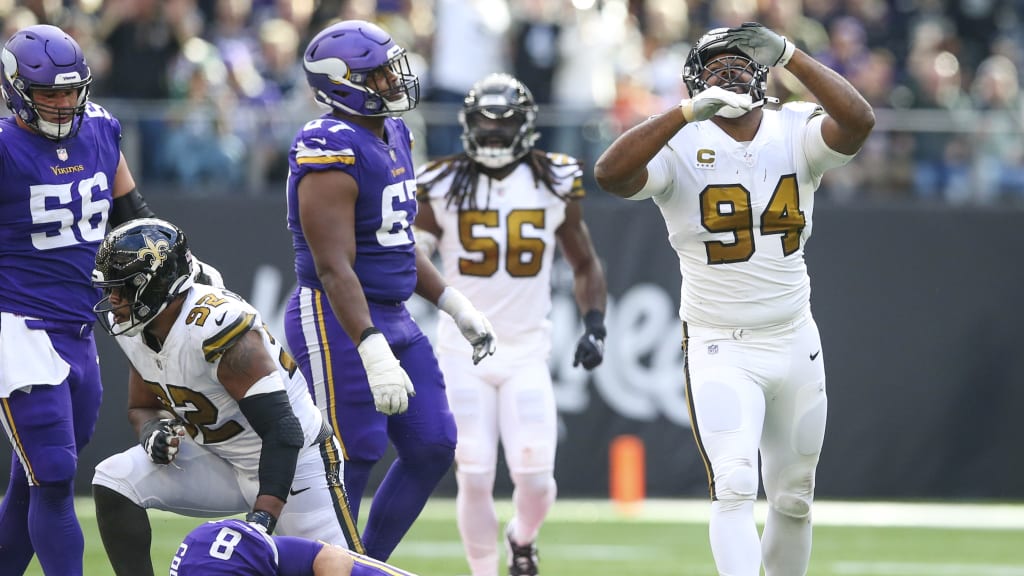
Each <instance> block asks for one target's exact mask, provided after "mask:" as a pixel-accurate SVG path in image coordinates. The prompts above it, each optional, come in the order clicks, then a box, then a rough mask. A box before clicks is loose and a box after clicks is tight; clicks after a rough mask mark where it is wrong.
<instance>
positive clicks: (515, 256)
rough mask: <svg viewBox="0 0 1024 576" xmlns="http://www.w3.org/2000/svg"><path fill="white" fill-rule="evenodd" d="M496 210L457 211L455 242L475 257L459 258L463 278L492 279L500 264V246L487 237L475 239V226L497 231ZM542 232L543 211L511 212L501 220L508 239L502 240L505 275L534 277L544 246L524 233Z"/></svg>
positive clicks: (538, 240) (539, 264)
mask: <svg viewBox="0 0 1024 576" xmlns="http://www.w3.org/2000/svg"><path fill="white" fill-rule="evenodd" d="M499 218H500V215H499V214H498V211H497V210H464V211H461V212H459V242H461V243H462V248H463V249H464V250H466V252H473V253H476V254H479V256H480V257H479V258H476V259H473V258H459V272H460V273H461V274H462V275H463V276H484V277H487V276H493V275H494V273H495V272H497V271H498V266H499V263H500V261H501V244H500V243H499V242H498V241H497V240H495V239H494V238H492V237H491V236H476V235H474V234H475V232H476V231H477V227H478V226H480V227H483V228H485V229H486V228H498V227H499V225H500V223H499ZM527 228H529V229H531V230H542V229H544V210H512V211H511V212H509V213H508V216H507V217H506V218H505V229H506V230H507V231H508V238H507V239H506V241H505V270H506V271H507V272H508V275H509V276H513V277H517V278H524V277H530V276H536V275H537V274H538V273H539V272H540V267H541V263H542V262H543V258H542V257H543V256H544V249H545V248H546V247H547V245H546V244H545V243H544V240H543V239H541V238H528V237H526V236H524V235H523V234H524V231H525V230H526V229H527Z"/></svg>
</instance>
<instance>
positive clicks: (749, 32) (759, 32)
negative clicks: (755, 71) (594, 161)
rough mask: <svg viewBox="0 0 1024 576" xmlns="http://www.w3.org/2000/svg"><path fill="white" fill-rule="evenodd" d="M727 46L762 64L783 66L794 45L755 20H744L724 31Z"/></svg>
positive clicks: (787, 60)
mask: <svg viewBox="0 0 1024 576" xmlns="http://www.w3.org/2000/svg"><path fill="white" fill-rule="evenodd" d="M726 37H727V38H729V43H728V44H727V46H728V47H729V48H736V49H738V50H739V51H740V52H743V53H744V54H746V55H747V57H749V58H750V59H751V60H753V61H754V62H757V63H758V64H760V65H762V66H769V67H771V66H785V65H786V64H789V59H790V58H792V57H793V51H795V50H796V46H794V45H793V43H792V42H790V41H789V40H787V39H786V37H785V36H780V35H778V34H776V33H775V32H772V31H771V30H770V29H769V28H765V27H764V26H763V25H761V24H758V23H757V22H745V23H744V24H743V25H742V26H740V27H739V28H730V29H729V31H728V32H727V33H726Z"/></svg>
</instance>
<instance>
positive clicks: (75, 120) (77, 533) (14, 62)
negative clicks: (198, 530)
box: [0, 25, 153, 576]
mask: <svg viewBox="0 0 1024 576" xmlns="http://www.w3.org/2000/svg"><path fill="white" fill-rule="evenodd" d="M0 68H2V72H0V90H2V94H3V98H4V101H5V102H6V104H7V107H8V108H10V110H11V112H13V115H12V116H9V117H6V118H2V119H0V246H2V247H3V248H2V249H0V334H2V337H0V422H2V423H3V427H4V431H5V432H6V435H7V438H8V440H9V441H10V442H11V445H12V447H13V457H12V463H11V478H10V481H9V483H8V485H7V489H6V492H5V496H4V499H3V503H2V504H0V572H2V573H3V574H5V575H7V574H22V573H23V572H24V571H25V569H26V567H27V566H28V564H29V562H30V561H31V560H32V556H33V554H35V555H37V556H38V558H39V563H40V565H41V566H42V568H43V571H44V572H45V573H47V574H61V575H69V576H74V575H77V574H82V554H83V549H84V545H83V538H82V530H81V527H80V526H79V523H78V520H77V518H76V517H75V509H74V499H73V497H74V494H73V489H74V485H73V484H74V478H75V471H76V468H77V464H78V453H79V452H80V451H81V450H82V448H83V447H84V446H85V445H86V444H87V443H88V442H89V439H90V438H91V437H92V434H93V430H94V428H95V425H96V420H97V418H98V417H99V407H100V400H101V397H102V384H101V381H100V369H99V365H98V363H97V355H96V344H95V341H94V339H93V334H92V327H93V322H94V320H95V317H94V316H93V313H92V306H93V304H94V303H95V302H96V301H97V300H98V299H99V290H98V289H96V288H94V287H93V286H92V284H91V282H90V279H91V278H90V276H91V273H92V269H93V263H94V258H95V256H96V249H97V247H98V246H99V244H100V242H101V241H102V240H103V237H104V234H105V233H106V230H107V225H108V224H110V225H117V224H120V223H122V222H125V221H127V220H131V219H134V218H138V217H145V216H151V215H153V212H152V210H150V209H149V207H148V206H147V205H146V202H145V200H143V198H142V196H141V195H140V194H139V192H138V190H136V188H135V180H134V178H133V177H132V174H131V172H130V171H129V169H128V165H127V163H126V162H125V158H124V155H123V154H122V153H121V150H120V147H119V145H120V141H121V124H120V123H119V122H118V121H117V120H116V119H115V118H113V117H112V116H111V115H110V114H109V113H108V112H107V111H106V110H104V109H103V108H101V107H100V106H97V105H96V104H94V103H92V102H90V101H89V86H90V84H91V83H92V74H91V72H90V71H89V66H88V64H86V61H85V56H84V55H83V53H82V49H81V48H80V47H79V45H78V43H76V42H75V40H74V39H72V38H71V37H70V36H68V35H67V34H66V33H64V31H62V30H61V29H59V28H57V27H54V26H48V25H37V26H29V27H26V28H23V29H21V30H19V31H17V32H16V33H15V34H14V35H12V36H11V37H10V39H9V40H8V41H7V43H6V44H5V45H4V46H3V49H2V51H0Z"/></svg>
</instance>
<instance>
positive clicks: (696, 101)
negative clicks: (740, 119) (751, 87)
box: [679, 86, 752, 123]
mask: <svg viewBox="0 0 1024 576" xmlns="http://www.w3.org/2000/svg"><path fill="white" fill-rule="evenodd" d="M727 106H731V107H733V108H739V109H741V110H750V109H751V108H752V104H751V100H750V95H749V94H737V93H735V92H730V91H728V90H726V89H724V88H722V87H721V86H711V87H710V88H708V89H706V90H702V91H701V92H700V93H699V94H697V95H696V96H694V97H693V98H684V99H683V101H682V102H680V103H679V108H680V109H681V110H682V111H683V118H686V121H687V122H688V123H689V122H700V121H701V120H707V119H708V118H711V117H712V116H714V115H715V113H716V112H718V111H719V110H721V109H722V108H725V107H727Z"/></svg>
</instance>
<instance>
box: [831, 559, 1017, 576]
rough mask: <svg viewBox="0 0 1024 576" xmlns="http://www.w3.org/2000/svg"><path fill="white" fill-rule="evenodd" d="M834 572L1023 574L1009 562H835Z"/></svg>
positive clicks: (864, 575)
mask: <svg viewBox="0 0 1024 576" xmlns="http://www.w3.org/2000/svg"><path fill="white" fill-rule="evenodd" d="M832 572H834V573H835V574H848V575H849V576H1024V566H1014V565H1010V564H948V563H943V564H938V563H936V564H931V563H926V562H835V563H833V564H832Z"/></svg>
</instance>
